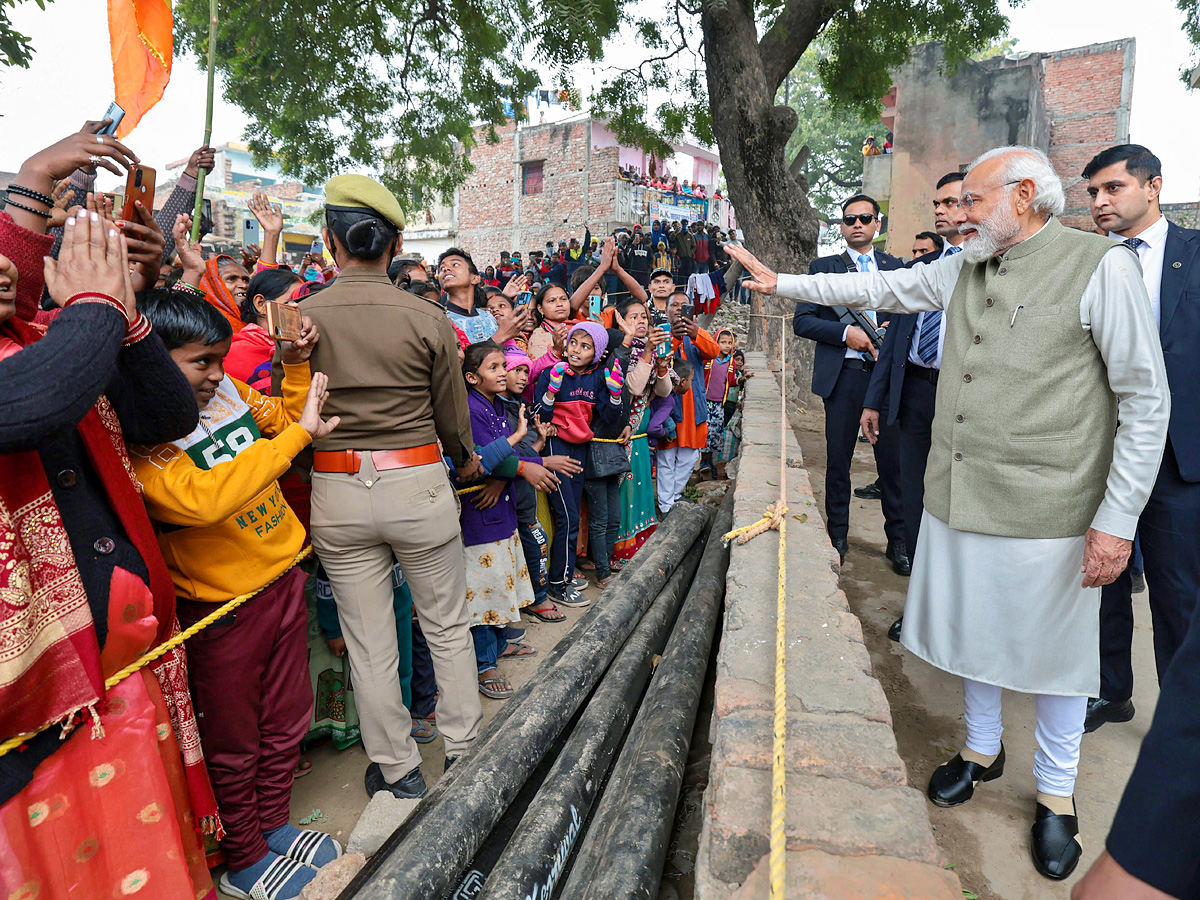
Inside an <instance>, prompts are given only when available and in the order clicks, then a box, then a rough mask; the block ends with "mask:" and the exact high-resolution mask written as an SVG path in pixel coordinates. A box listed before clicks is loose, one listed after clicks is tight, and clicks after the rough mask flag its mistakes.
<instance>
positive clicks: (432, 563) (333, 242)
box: [304, 175, 483, 798]
mask: <svg viewBox="0 0 1200 900" xmlns="http://www.w3.org/2000/svg"><path fill="white" fill-rule="evenodd" d="M325 200H326V207H325V229H324V232H323V236H324V239H325V244H326V246H327V247H329V248H330V250H331V251H332V252H333V255H334V258H335V259H336V260H337V263H338V265H339V266H340V268H341V274H339V275H338V277H337V279H336V280H335V281H334V282H333V283H332V284H330V285H329V287H327V288H325V289H324V290H323V291H321V292H320V293H318V294H314V295H312V296H311V297H309V298H308V299H306V300H305V301H304V312H305V314H306V315H309V316H311V317H312V320H313V322H315V323H316V324H317V327H318V328H319V329H320V331H321V342H320V345H319V346H318V347H317V349H316V351H315V352H314V354H313V358H312V360H311V365H312V366H313V370H314V371H320V372H325V373H326V374H327V375H328V376H329V401H328V403H327V404H326V406H325V413H326V415H327V416H340V417H341V425H340V426H339V427H338V429H337V431H336V432H333V433H331V434H330V435H329V436H328V437H326V438H324V439H322V440H319V441H317V442H315V443H314V444H313V451H314V452H313V478H312V539H313V546H314V548H315V549H316V551H317V554H318V556H319V557H320V559H321V562H322V564H323V565H324V566H325V571H326V573H327V574H328V576H329V582H330V584H331V585H332V587H333V593H334V595H335V597H336V598H337V607H338V618H339V620H340V621H341V624H342V633H343V636H344V637H345V639H346V649H347V651H348V653H349V657H350V668H351V671H352V673H353V678H354V696H355V700H356V702H357V705H358V712H359V716H360V719H361V728H362V739H363V746H364V747H365V748H366V750H367V755H368V756H369V757H370V758H371V765H370V766H369V767H368V768H367V773H366V787H367V793H369V794H374V793H375V792H377V791H381V790H390V791H391V792H392V793H393V794H394V795H396V796H397V797H405V798H409V797H419V796H421V795H422V794H423V793H424V792H425V782H424V779H423V778H422V777H421V770H420V763H421V754H420V751H419V750H418V748H417V744H416V742H415V741H414V740H413V739H412V736H411V735H410V731H411V729H412V720H411V719H410V717H409V713H408V710H407V709H405V707H404V704H403V702H402V701H401V696H400V681H399V676H398V674H397V673H398V668H397V667H398V664H399V653H398V649H397V644H396V622H395V616H394V614H393V608H392V557H393V554H394V555H395V558H396V560H397V561H399V563H400V567H401V568H402V569H403V570H404V576H405V578H407V579H408V584H409V587H410V588H411V589H412V595H413V605H414V607H415V608H416V611H417V617H418V619H419V620H420V623H421V629H422V631H424V633H425V638H426V640H427V641H428V642H429V650H430V653H431V654H432V655H433V667H434V672H435V673H436V675H437V683H438V687H439V688H440V690H441V694H440V696H439V698H438V703H437V722H438V728H439V729H440V730H441V732H442V736H443V738H444V740H445V746H446V759H447V763H446V764H447V766H448V765H449V764H450V762H451V761H453V759H454V758H456V757H457V756H458V755H459V754H461V753H462V752H463V751H464V750H465V749H467V747H468V746H469V745H470V743H471V741H472V740H473V739H474V738H475V736H476V735H477V734H478V732H479V727H480V724H481V722H482V720H483V710H482V708H481V706H480V702H479V688H478V679H477V677H476V672H475V649H474V644H473V643H472V640H471V633H470V628H469V626H468V624H467V609H466V595H467V585H466V576H465V569H464V562H463V559H464V557H463V544H462V534H461V531H460V530H459V522H458V503H457V498H456V496H455V493H454V488H453V487H452V486H451V484H450V481H449V478H448V476H447V470H446V466H445V464H444V463H443V461H442V452H445V454H446V456H448V457H449V458H450V459H452V460H453V461H454V463H455V465H456V466H457V467H458V469H459V473H460V475H461V476H462V477H464V478H474V477H478V475H479V474H480V473H481V471H482V469H481V466H480V463H479V457H478V455H477V454H476V453H475V451H474V443H473V442H472V440H471V422H470V415H469V413H468V410H467V390H466V385H465V382H464V380H463V376H462V370H461V368H460V366H459V362H458V343H457V340H456V339H455V335H454V330H453V328H452V327H451V325H450V322H449V321H448V320H447V319H446V315H445V312H444V311H443V310H442V308H441V307H440V306H439V305H438V304H436V303H433V302H431V301H429V300H424V299H422V298H420V297H416V296H414V295H412V294H409V293H407V292H405V291H402V290H400V289H398V288H396V287H394V286H393V285H392V284H391V282H390V281H388V277H387V269H388V265H389V264H390V263H391V261H392V258H393V256H394V255H395V254H396V253H398V252H399V251H400V245H401V240H402V238H401V234H400V233H401V232H402V231H403V229H404V213H403V212H401V210H400V206H399V204H398V203H397V202H396V198H395V197H394V196H392V194H391V193H389V192H388V191H387V190H386V189H385V188H384V187H383V186H382V185H381V184H379V183H378V182H376V181H373V180H372V179H370V178H366V177H365V176H362V175H339V176H338V177H336V178H333V179H331V180H330V181H329V183H328V184H326V185H325ZM438 441H441V445H442V449H441V451H439V449H438Z"/></svg>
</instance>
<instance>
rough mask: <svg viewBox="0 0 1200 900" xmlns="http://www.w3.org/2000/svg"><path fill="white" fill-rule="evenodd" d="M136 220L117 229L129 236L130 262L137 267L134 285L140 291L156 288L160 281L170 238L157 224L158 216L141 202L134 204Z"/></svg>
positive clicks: (123, 222) (122, 221)
mask: <svg viewBox="0 0 1200 900" xmlns="http://www.w3.org/2000/svg"><path fill="white" fill-rule="evenodd" d="M133 216H134V218H133V220H132V221H128V222H127V221H124V220H121V221H118V222H117V227H118V228H120V229H121V233H122V234H124V235H125V240H126V241H127V243H128V247H129V261H130V262H131V263H132V264H133V265H134V266H135V270H134V272H133V285H134V289H135V290H137V291H144V290H145V289H146V288H148V287H153V286H154V282H156V281H157V280H158V269H159V266H160V265H161V264H162V256H163V250H165V249H166V247H167V239H166V237H165V236H164V235H163V233H162V229H161V228H159V227H158V223H157V222H156V221H154V215H153V214H152V213H151V212H150V210H149V209H148V208H147V207H146V205H145V204H144V203H142V201H141V200H137V201H135V202H134V205H133Z"/></svg>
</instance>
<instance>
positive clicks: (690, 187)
mask: <svg viewBox="0 0 1200 900" xmlns="http://www.w3.org/2000/svg"><path fill="white" fill-rule="evenodd" d="M617 177H618V178H620V179H621V180H622V181H631V182H633V183H634V184H638V185H641V186H642V187H644V188H650V189H651V190H655V191H662V192H663V193H664V194H673V195H675V196H677V197H693V198H695V199H697V200H707V199H709V198H710V197H711V198H712V199H713V200H722V199H724V197H725V195H724V194H723V193H722V192H721V189H720V188H719V187H713V189H712V193H711V194H710V193H709V189H708V188H706V187H705V186H704V185H702V184H701V183H700V182H699V181H692V182H691V183H689V182H688V180H687V179H686V178H685V179H683V181H680V180H679V176H678V175H672V176H670V177H669V178H668V177H667V176H666V175H663V176H661V177H660V176H658V175H647V174H646V173H645V172H639V171H638V170H637V168H636V167H635V166H633V165H629V166H621V167H619V168H618V169H617Z"/></svg>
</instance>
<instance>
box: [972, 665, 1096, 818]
mask: <svg viewBox="0 0 1200 900" xmlns="http://www.w3.org/2000/svg"><path fill="white" fill-rule="evenodd" d="M1003 692H1004V689H1003V688H1000V687H996V686H995V685H993V684H984V683H983V682H980V681H972V680H971V679H969V678H964V679H963V707H964V711H965V713H966V715H965V718H966V721H967V746H968V747H970V748H971V749H972V750H974V751H975V752H976V753H982V754H983V755H985V756H992V755H994V754H996V753H999V752H1000V735H1001V734H1002V733H1003V732H1004V725H1003V723H1002V721H1001V710H1000V697H1001V695H1002V694H1003ZM1036 704H1037V726H1036V728H1035V729H1034V737H1035V738H1036V739H1037V744H1038V749H1037V752H1036V753H1034V754H1033V778H1034V781H1035V782H1036V783H1037V789H1038V790H1039V791H1041V792H1042V793H1043V794H1052V795H1054V796H1056V797H1070V796H1071V795H1072V794H1074V793H1075V776H1076V774H1077V773H1078V772H1079V745H1080V743H1081V742H1082V740H1083V720H1084V717H1085V716H1086V715H1087V697H1059V696H1056V695H1051V694H1037V695H1036Z"/></svg>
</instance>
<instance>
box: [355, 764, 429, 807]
mask: <svg viewBox="0 0 1200 900" xmlns="http://www.w3.org/2000/svg"><path fill="white" fill-rule="evenodd" d="M363 782H364V783H365V784H366V786H367V794H368V796H371V797H374V796H375V795H376V794H378V793H379V792H380V791H391V792H392V796H393V797H399V798H400V799H401V800H418V799H420V798H421V797H424V796H425V778H424V777H423V776H422V775H421V767H420V766H417V767H416V768H415V769H413V770H412V771H411V772H409V773H408V774H407V775H405V776H404V777H403V778H401V779H400V780H399V781H393V782H391V783H390V784H389V783H388V781H387V780H386V779H385V778H384V777H383V770H382V769H380V768H379V763H371V764H370V765H369V766H367V774H366V777H365V778H364V779H363Z"/></svg>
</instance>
